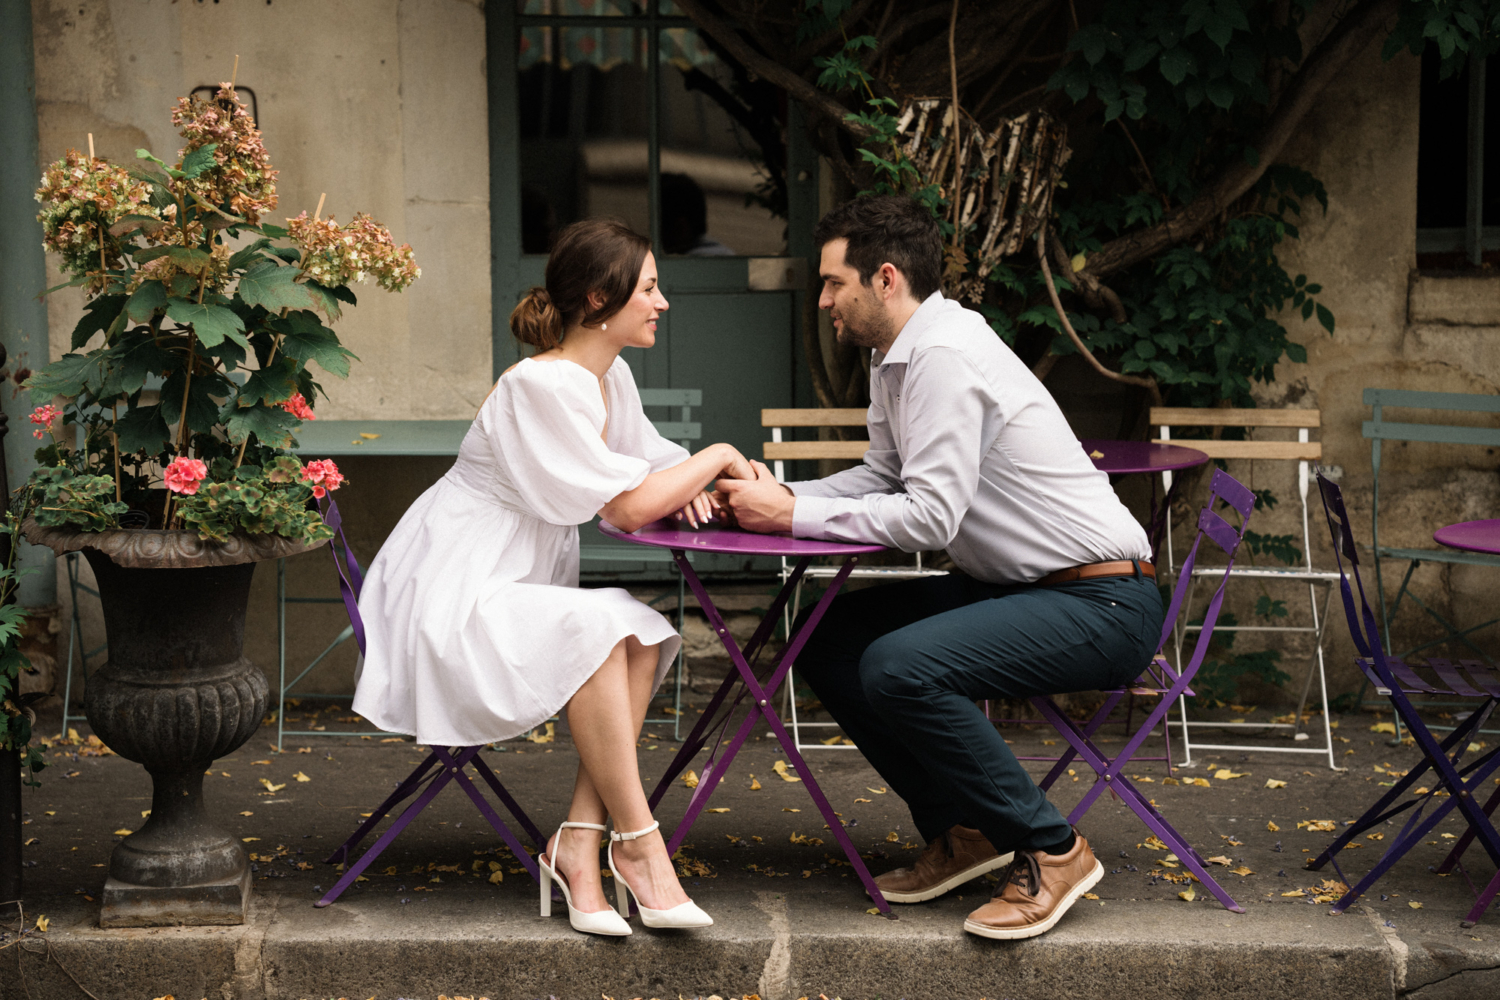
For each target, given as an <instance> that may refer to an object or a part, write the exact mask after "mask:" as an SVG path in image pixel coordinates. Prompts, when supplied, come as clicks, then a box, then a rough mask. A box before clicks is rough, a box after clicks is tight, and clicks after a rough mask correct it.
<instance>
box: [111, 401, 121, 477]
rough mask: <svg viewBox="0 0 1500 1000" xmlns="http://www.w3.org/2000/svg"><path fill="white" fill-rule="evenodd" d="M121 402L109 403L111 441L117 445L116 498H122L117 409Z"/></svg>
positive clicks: (118, 416) (118, 415)
mask: <svg viewBox="0 0 1500 1000" xmlns="http://www.w3.org/2000/svg"><path fill="white" fill-rule="evenodd" d="M119 405H120V404H119V402H118V401H116V402H113V403H110V404H109V441H110V444H112V445H114V447H115V500H116V502H118V501H119V499H120V435H119V433H118V432H117V431H116V427H118V426H119V421H120V414H119V412H118V410H117V407H118V406H119Z"/></svg>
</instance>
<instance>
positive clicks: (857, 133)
mask: <svg viewBox="0 0 1500 1000" xmlns="http://www.w3.org/2000/svg"><path fill="white" fill-rule="evenodd" d="M677 6H678V7H679V8H681V9H682V11H683V13H685V14H687V16H688V17H690V18H692V19H693V23H694V24H696V25H697V26H698V27H700V28H702V29H703V30H704V32H706V33H707V34H708V35H709V36H710V37H711V38H713V40H714V41H716V42H718V43H719V44H720V45H722V46H724V49H725V51H727V52H728V53H729V54H730V55H731V56H733V57H734V58H735V59H737V60H738V61H739V63H740V65H741V66H743V67H745V69H747V70H749V71H750V72H751V73H754V74H755V75H756V76H759V77H762V78H763V79H765V80H767V81H768V82H770V83H773V84H775V85H776V86H778V87H780V88H781V89H782V90H784V91H786V92H787V95H788V96H789V97H791V98H792V99H794V100H796V101H798V102H799V103H801V104H803V105H805V106H806V107H808V108H810V109H812V110H814V111H818V112H821V113H822V114H823V115H825V116H827V117H828V118H829V119H831V120H832V121H834V122H836V123H838V126H839V127H840V128H842V129H843V130H844V131H846V132H848V133H850V134H851V135H853V136H854V137H855V138H858V139H864V138H867V137H869V136H870V135H871V132H870V130H869V129H868V128H866V127H865V126H863V125H860V124H859V123H857V122H851V121H846V120H845V118H846V116H847V115H848V114H849V109H848V108H847V107H845V106H844V105H842V104H840V103H839V102H838V101H836V100H834V99H833V98H832V97H831V96H829V95H828V94H826V93H824V92H823V91H821V90H819V89H818V88H817V87H814V86H813V85H812V84H810V83H808V82H807V81H806V80H804V79H802V77H800V76H798V75H797V74H796V73H793V72H792V71H791V70H790V69H788V68H787V67H785V66H783V65H781V64H780V63H778V62H776V61H775V60H774V59H771V58H769V57H767V56H763V55H761V54H760V53H759V52H757V51H755V50H754V49H753V48H751V47H750V46H749V45H747V44H746V43H745V40H744V39H743V38H741V37H740V34H739V32H737V31H735V30H734V29H733V28H731V27H730V26H729V25H727V24H725V23H724V22H723V21H721V20H719V19H718V18H717V17H714V16H713V15H712V14H710V13H708V11H706V10H704V8H703V5H702V4H701V3H700V2H699V0H678V2H677Z"/></svg>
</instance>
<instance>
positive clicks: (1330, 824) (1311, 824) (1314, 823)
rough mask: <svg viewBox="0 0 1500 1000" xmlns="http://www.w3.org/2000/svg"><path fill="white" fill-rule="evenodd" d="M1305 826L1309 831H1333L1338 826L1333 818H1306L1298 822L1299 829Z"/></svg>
mask: <svg viewBox="0 0 1500 1000" xmlns="http://www.w3.org/2000/svg"><path fill="white" fill-rule="evenodd" d="M1304 828H1305V829H1306V830H1307V832H1309V833H1332V832H1333V831H1334V830H1336V829H1337V828H1338V826H1337V824H1335V823H1334V821H1333V820H1331V819H1304V820H1302V821H1301V822H1299V823H1298V824H1297V829H1299V830H1301V829H1304Z"/></svg>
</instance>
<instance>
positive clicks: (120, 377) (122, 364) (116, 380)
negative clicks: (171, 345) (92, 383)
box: [99, 336, 182, 399]
mask: <svg viewBox="0 0 1500 1000" xmlns="http://www.w3.org/2000/svg"><path fill="white" fill-rule="evenodd" d="M133 341H134V342H133V343H128V344H122V345H120V346H118V347H116V348H115V349H114V350H113V351H112V352H111V353H112V355H113V357H112V358H111V362H110V365H109V375H108V376H107V377H106V378H105V379H104V383H103V384H102V385H101V386H100V387H99V397H100V398H101V399H112V398H114V397H116V396H134V395H135V394H136V393H137V392H140V391H141V388H142V387H143V386H144V385H145V384H146V379H147V378H148V377H150V376H152V375H161V374H164V373H170V372H172V371H174V370H175V369H177V368H178V367H180V366H181V365H182V361H181V359H180V358H178V356H177V355H176V354H173V353H172V352H171V351H169V350H167V349H166V348H164V347H160V346H158V345H157V343H156V341H155V340H154V339H153V338H151V337H150V336H141V337H137V338H133Z"/></svg>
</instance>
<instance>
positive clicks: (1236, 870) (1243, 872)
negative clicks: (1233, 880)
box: [1229, 865, 1255, 876]
mask: <svg viewBox="0 0 1500 1000" xmlns="http://www.w3.org/2000/svg"><path fill="white" fill-rule="evenodd" d="M1229 870H1230V871H1231V872H1233V873H1234V874H1236V875H1241V876H1243V875H1254V874H1255V873H1254V872H1253V871H1251V870H1250V869H1248V868H1246V867H1245V866H1244V865H1240V866H1239V867H1238V868H1231V869H1229Z"/></svg>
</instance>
